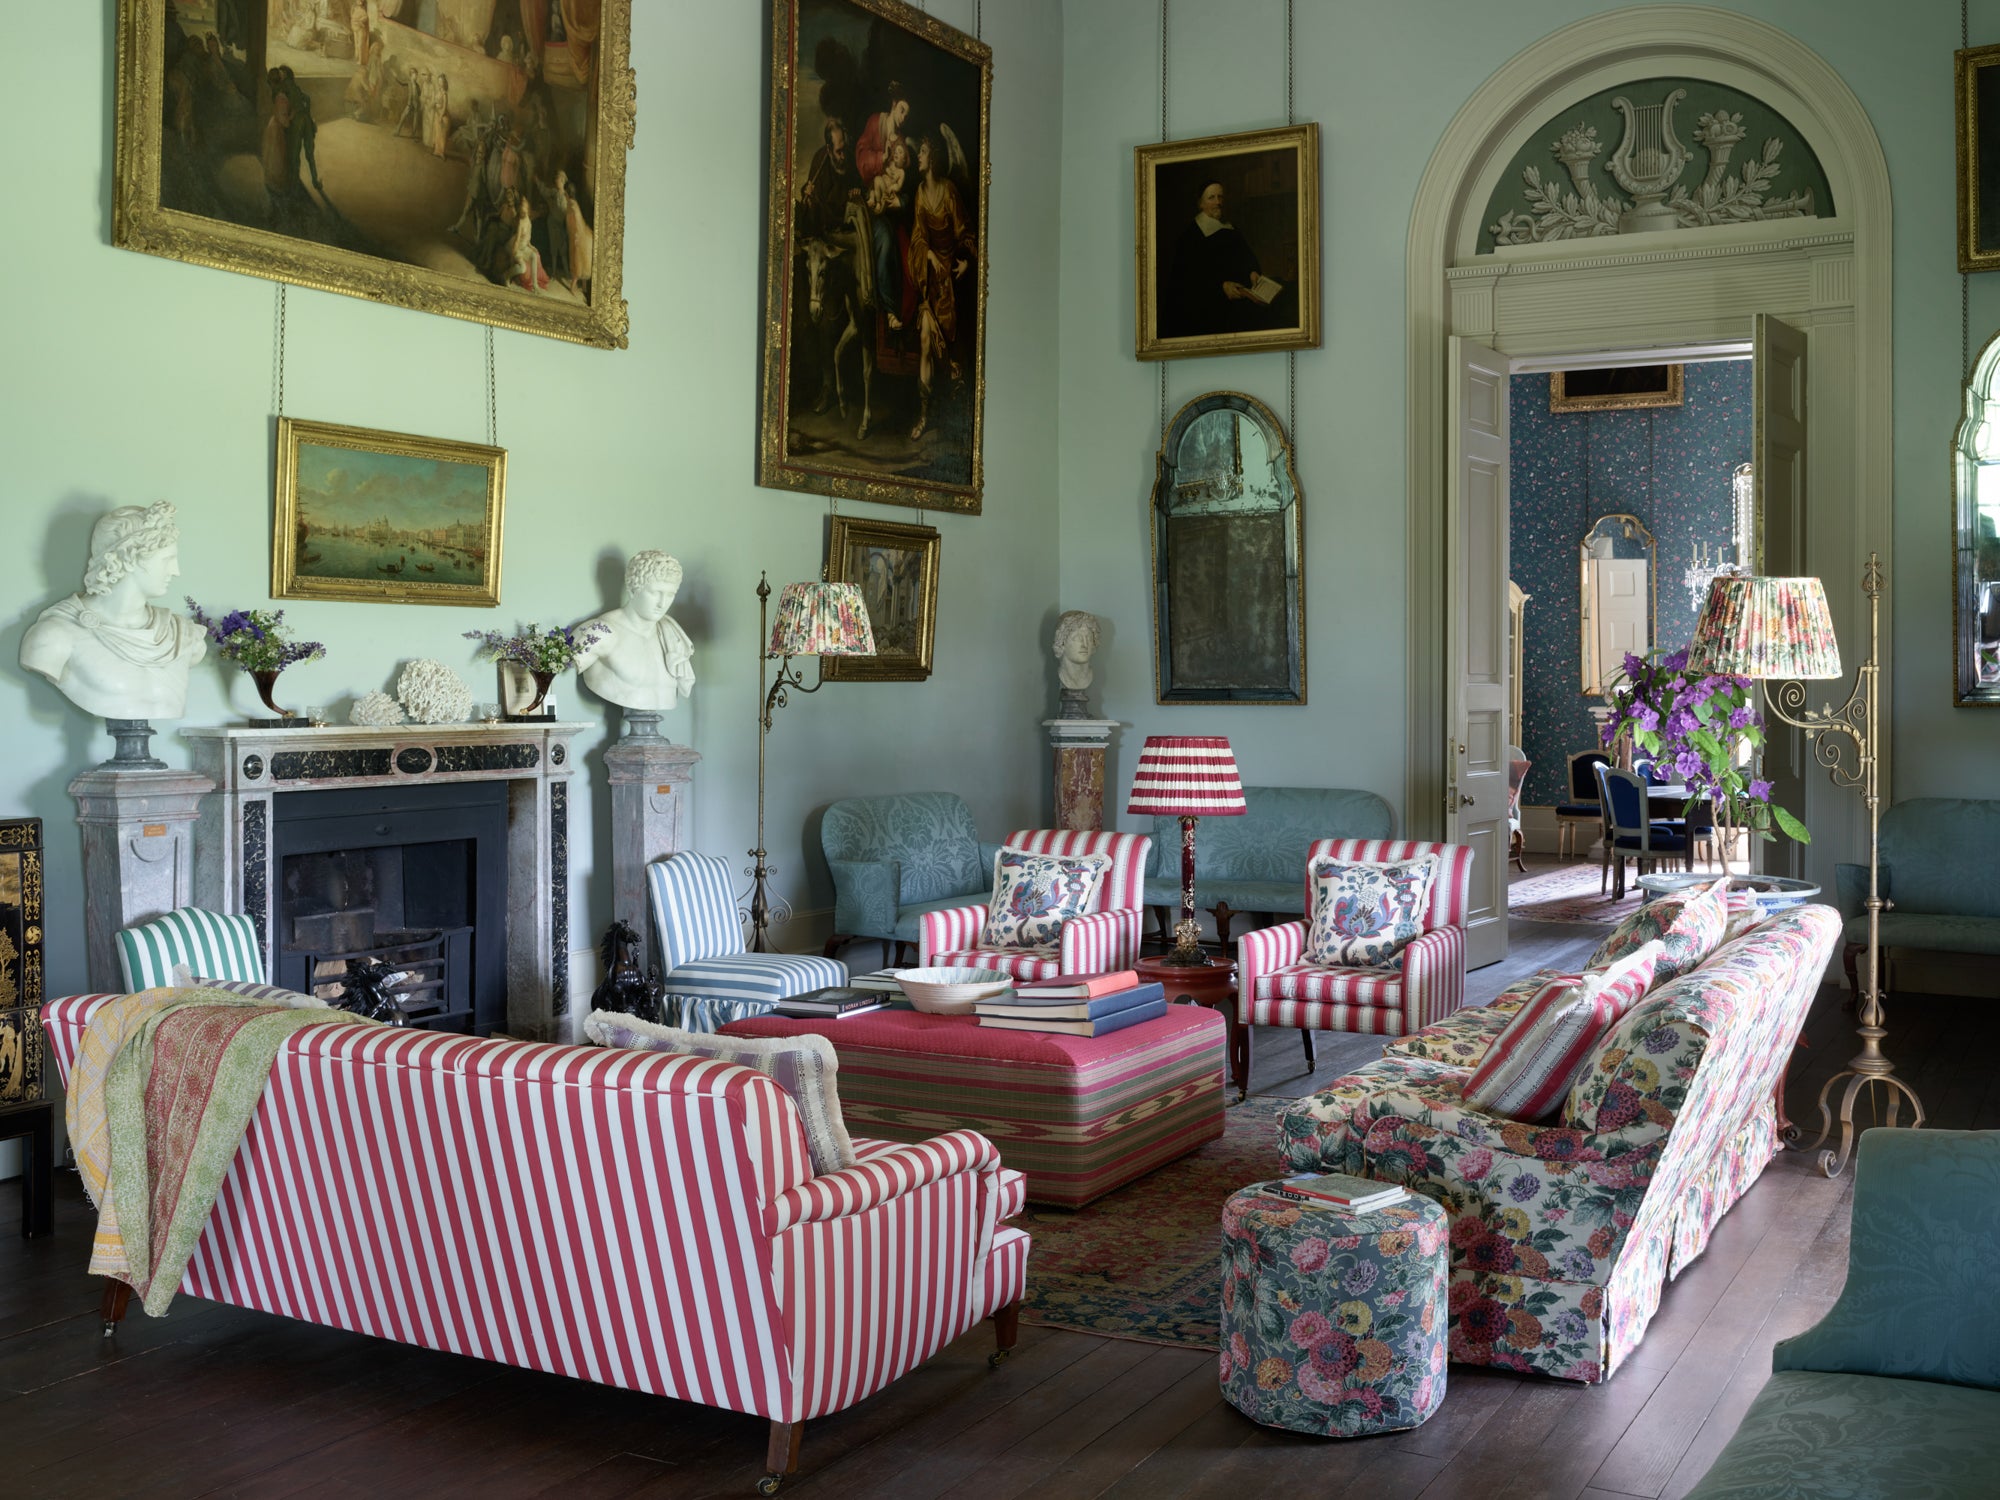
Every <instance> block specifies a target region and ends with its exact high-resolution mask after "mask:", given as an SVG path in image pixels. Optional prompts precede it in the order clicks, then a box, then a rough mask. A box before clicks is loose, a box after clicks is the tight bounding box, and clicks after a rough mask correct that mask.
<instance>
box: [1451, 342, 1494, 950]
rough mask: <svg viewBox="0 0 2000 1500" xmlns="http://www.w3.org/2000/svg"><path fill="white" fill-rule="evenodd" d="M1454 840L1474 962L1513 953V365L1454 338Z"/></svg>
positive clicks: (1467, 940) (1485, 349)
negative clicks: (1461, 850)
mask: <svg viewBox="0 0 2000 1500" xmlns="http://www.w3.org/2000/svg"><path fill="white" fill-rule="evenodd" d="M1450 433H1451V442H1452V451H1451V453H1450V455H1449V457H1448V462H1449V465H1450V467H1449V469H1448V470H1447V479H1446V483H1447V486H1448V489H1447V494H1446V500H1447V504H1446V507H1445V510H1446V516H1447V521H1446V525H1447V529H1448V536H1447V545H1448V548H1449V550H1448V551H1447V553H1446V556H1447V557H1448V558H1449V559H1450V565H1449V577H1448V578H1447V580H1446V582H1447V585H1448V587H1447V589H1446V592H1445V597H1446V598H1447V599H1448V600H1449V601H1450V608H1451V611H1452V617H1451V652H1450V660H1451V664H1452V665H1451V690H1452V698H1453V701H1452V704H1451V710H1450V716H1449V719H1448V722H1449V724H1450V725H1451V739H1450V743H1449V745H1448V746H1447V749H1446V754H1447V756H1448V765H1447V770H1446V777H1445V780H1446V786H1445V837H1446V839H1448V840H1449V841H1450V842H1452V843H1454V844H1462V845H1464V846H1465V847H1467V848H1469V849H1470V850H1472V892H1471V901H1470V904H1469V909H1468V912H1467V921H1466V933H1465V962H1466V966H1467V967H1468V968H1475V969H1476V968H1479V967H1480V966H1482V965H1484V964H1490V963H1498V962H1499V961H1500V960H1501V959H1503V958H1505V957H1506V956H1507V673H1508V668H1509V663H1508V660H1507V361H1506V360H1505V359H1503V358H1502V357H1501V356H1500V355H1498V354H1496V353H1495V352H1494V351H1493V350H1492V349H1489V348H1488V347H1487V346H1486V345H1484V344H1480V343H1477V342H1475V341H1473V340H1471V339H1463V338H1454V339H1453V340H1452V341H1451V428H1450Z"/></svg>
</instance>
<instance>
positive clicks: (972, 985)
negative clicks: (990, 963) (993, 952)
mask: <svg viewBox="0 0 2000 1500" xmlns="http://www.w3.org/2000/svg"><path fill="white" fill-rule="evenodd" d="M896 983H898V984H900V985H901V986H902V987H903V993H904V994H906V995H908V996H909V997H910V1004H912V1005H914V1006H916V1008H917V1009H918V1010H920V1011H923V1012H924V1013H925V1014H926V1015H933V1016H967V1015H971V1014H972V1007H973V1006H975V1005H977V1004H978V1003H979V1002H980V1001H981V1000H991V999H992V998H993V997H994V996H995V995H1002V994H1005V993H1006V992H1007V991H1008V990H1010V989H1012V988H1013V987H1014V977H1013V975H1011V974H1004V973H1002V972H1001V971H1000V970H998V969H898V970H897V971H896Z"/></svg>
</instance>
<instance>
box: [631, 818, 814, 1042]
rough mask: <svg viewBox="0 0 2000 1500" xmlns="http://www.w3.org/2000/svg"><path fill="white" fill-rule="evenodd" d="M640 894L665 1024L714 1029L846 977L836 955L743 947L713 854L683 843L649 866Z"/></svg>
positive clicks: (724, 876) (724, 871) (731, 896)
mask: <svg viewBox="0 0 2000 1500" xmlns="http://www.w3.org/2000/svg"><path fill="white" fill-rule="evenodd" d="M646 894H647V897H648V899H649V900H651V902H652V904H653V929H654V931H656V932H657V933H658V934H659V936H660V946H661V948H662V950H663V951H662V953H661V954H660V968H661V970H662V971H663V973H664V974H665V976H666V987H667V1019H668V1022H669V1024H671V1025H675V1026H679V1027H681V1028H682V1029H683V1030H687V1031H714V1030H715V1029H716V1028H717V1027H718V1026H721V1025H722V1024H723V1023H724V1022H727V1021H736V1020H741V1019H742V1018H743V1017H745V1016H757V1015H762V1014H763V1013H764V1012H765V1011H767V1010H769V1009H770V1008H771V1007H772V1006H773V1005H775V1004H777V1003H778V1002H779V1001H780V1000H784V999H788V998H790V997H791V996H793V995H803V994H805V993H806V992H807V991H808V990H816V989H821V988H824V987H825V986H827V985H829V984H845V983H847V965H846V964H844V963H842V962H841V961H840V960H839V959H837V958H821V957H820V956H818V955H817V954H806V953H749V952H746V951H744V946H743V918H742V915H741V914H740V913H739V912H738V911H737V909H736V896H735V892H734V889H733V888H732V886H731V884H730V879H729V866H728V865H727V864H725V863H724V862H723V861H722V860H719V859H717V858H716V857H715V856H714V855H712V854H696V853H694V852H693V851H691V850H685V849H684V850H682V851H681V852H680V853H678V854H669V855H668V856H667V857H666V858H665V859H662V860H658V861H656V862H654V863H653V864H650V865H648V866H647V867H646Z"/></svg>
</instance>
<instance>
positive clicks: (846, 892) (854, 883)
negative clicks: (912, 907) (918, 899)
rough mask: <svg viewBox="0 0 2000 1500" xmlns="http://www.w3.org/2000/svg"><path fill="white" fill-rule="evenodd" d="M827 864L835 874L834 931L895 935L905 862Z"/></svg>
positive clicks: (839, 861) (854, 934)
mask: <svg viewBox="0 0 2000 1500" xmlns="http://www.w3.org/2000/svg"><path fill="white" fill-rule="evenodd" d="M826 867H827V869H828V871H830V872H831V873H832V875H833V930H834V931H835V932H838V933H841V934H843V935H844V936H847V937H876V938H889V937H894V936H895V935H896V913H897V910H898V908H899V907H900V906H901V904H902V890H903V865H902V861H900V860H894V859H830V860H828V861H827V862H826Z"/></svg>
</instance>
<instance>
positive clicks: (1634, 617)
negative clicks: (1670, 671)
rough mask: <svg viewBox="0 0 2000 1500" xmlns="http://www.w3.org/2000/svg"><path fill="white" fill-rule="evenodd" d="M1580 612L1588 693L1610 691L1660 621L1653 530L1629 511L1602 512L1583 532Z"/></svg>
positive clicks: (1644, 649) (1647, 648)
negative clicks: (1629, 655)
mask: <svg viewBox="0 0 2000 1500" xmlns="http://www.w3.org/2000/svg"><path fill="white" fill-rule="evenodd" d="M1577 552H1578V555H1579V560H1580V561H1581V563H1582V575H1581V580H1580V586H1581V593H1580V595H1579V598H1578V613H1579V616H1580V618H1581V621H1582V625H1583V641H1582V648H1583V649H1582V653H1581V655H1582V660H1583V692H1584V694H1585V696H1594V695H1596V694H1599V693H1608V692H1609V691H1611V689H1612V688H1613V687H1614V686H1616V685H1617V683H1618V681H1619V679H1620V678H1622V677H1623V676H1624V675H1625V656H1626V653H1627V652H1630V653H1631V654H1632V655H1633V656H1644V655H1645V654H1646V653H1647V652H1648V651H1650V650H1651V649H1652V647H1653V639H1654V636H1655V635H1656V634H1657V633H1658V627H1659V592H1660V569H1659V559H1658V556H1657V549H1656V548H1655V546H1654V544H1653V533H1652V532H1651V531H1649V530H1647V529H1646V523H1645V522H1643V521H1641V520H1640V519H1639V518H1638V517H1637V516H1635V515H1631V514H1629V513H1627V512H1624V511H1616V512H1613V513H1612V514H1610V515H1603V516H1599V517H1598V518H1597V519H1596V520H1595V521H1593V522H1591V523H1590V529H1589V530H1588V531H1586V532H1585V533H1584V534H1583V541H1582V543H1581V544H1580V545H1579V546H1578V548H1577Z"/></svg>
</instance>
